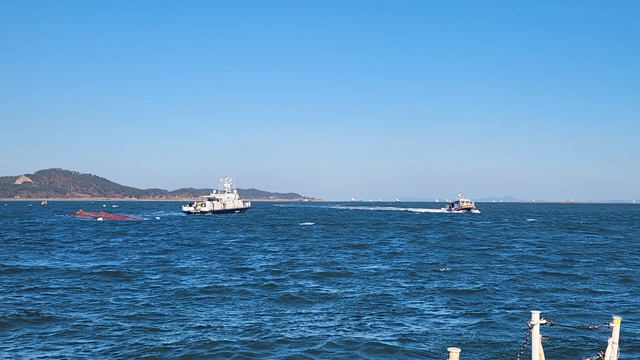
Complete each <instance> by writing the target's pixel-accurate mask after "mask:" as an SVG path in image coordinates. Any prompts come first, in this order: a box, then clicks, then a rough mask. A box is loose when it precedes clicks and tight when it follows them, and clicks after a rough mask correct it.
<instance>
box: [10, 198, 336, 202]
mask: <svg viewBox="0 0 640 360" xmlns="http://www.w3.org/2000/svg"><path fill="white" fill-rule="evenodd" d="M194 199H196V198H180V199H130V198H128V199H119V198H33V199H11V198H8V199H7V198H0V201H35V202H38V201H170V202H185V201H194ZM242 200H244V201H255V202H324V200H322V199H313V200H300V199H242Z"/></svg>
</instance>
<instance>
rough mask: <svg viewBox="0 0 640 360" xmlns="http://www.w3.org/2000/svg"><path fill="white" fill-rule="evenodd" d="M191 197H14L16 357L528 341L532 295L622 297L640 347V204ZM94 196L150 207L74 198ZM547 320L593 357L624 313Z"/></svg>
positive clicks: (340, 351)
mask: <svg viewBox="0 0 640 360" xmlns="http://www.w3.org/2000/svg"><path fill="white" fill-rule="evenodd" d="M5 204H6V205H5ZM102 204H106V205H107V206H108V207H107V208H103V207H102ZM111 205H119V207H118V208H113V207H111ZM179 206H180V204H179V203H177V202H138V203H136V202H104V203H102V202H95V203H90V202H57V201H55V202H50V203H49V205H47V206H40V205H39V204H37V203H35V202H27V201H22V202H5V203H0V304H2V306H1V307H0V354H2V357H3V358H7V359H11V358H47V359H63V358H64V359H66V358H80V359H82V358H86V359H100V358H145V357H146V358H167V359H169V358H171V359H174V358H184V359H200V358H202V359H205V358H206V359H210V358H238V359H244V358H292V359H294V358H295V359H354V358H355V359H390V358H393V359H443V358H445V357H446V353H447V352H446V349H447V347H449V346H457V347H460V348H461V349H462V354H461V358H463V359H487V360H488V359H514V358H515V356H516V355H517V353H518V350H519V349H520V346H521V344H522V341H523V340H524V336H525V334H526V330H527V327H526V322H527V320H529V318H530V312H529V311H530V310H541V311H542V316H543V317H546V318H548V319H551V320H553V321H555V322H557V323H561V324H568V325H591V324H597V325H600V324H603V323H605V322H609V321H611V317H612V315H619V316H621V317H622V327H621V336H620V347H621V354H620V359H636V358H638V357H640V342H639V341H640V327H639V326H638V321H639V320H640V315H639V314H638V304H639V303H640V291H639V285H640V284H639V281H640V280H639V279H640V271H639V268H640V267H639V265H640V257H639V255H640V250H638V238H637V236H638V232H639V230H640V225H638V224H640V207H638V206H635V205H621V204H619V205H615V204H520V203H508V204H507V203H502V204H489V203H487V204H478V207H479V209H480V211H481V212H480V213H478V214H447V213H439V212H435V211H433V210H429V209H436V208H438V207H440V206H442V204H434V203H411V204H409V203H380V204H376V203H374V204H369V203H362V204H358V203H254V207H253V208H252V209H251V210H249V212H247V213H246V214H236V215H227V216H193V217H188V216H185V215H183V214H182V213H180V207H179ZM78 208H82V209H83V210H85V211H98V210H105V211H109V212H117V213H122V214H127V215H135V216H141V217H144V218H145V219H146V220H144V221H124V222H117V221H101V222H98V221H90V220H79V219H73V218H69V217H66V216H64V215H65V214H70V213H73V212H75V211H76V210H77V209H78ZM542 334H543V335H544V336H549V337H551V338H552V340H548V341H544V343H543V345H544V348H545V352H546V355H547V358H549V359H580V358H584V357H588V356H595V355H596V353H597V352H598V351H602V350H604V349H605V348H606V344H607V339H608V338H609V336H610V335H611V331H610V330H609V329H602V330H595V331H585V330H574V329H564V328H558V327H553V328H550V327H543V328H542ZM528 351H529V348H528V349H527V352H525V355H523V358H528V357H530V353H529V352H528Z"/></svg>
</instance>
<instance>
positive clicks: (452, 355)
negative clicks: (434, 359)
mask: <svg viewBox="0 0 640 360" xmlns="http://www.w3.org/2000/svg"><path fill="white" fill-rule="evenodd" d="M447 351H448V352H449V359H448V360H459V359H460V349H459V348H457V347H450V348H447Z"/></svg>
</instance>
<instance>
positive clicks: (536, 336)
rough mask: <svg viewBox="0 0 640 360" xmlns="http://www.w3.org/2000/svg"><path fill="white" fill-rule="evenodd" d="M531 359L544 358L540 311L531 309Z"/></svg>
mask: <svg viewBox="0 0 640 360" xmlns="http://www.w3.org/2000/svg"><path fill="white" fill-rule="evenodd" d="M531 325H532V326H533V328H532V329H531V360H544V358H542V359H541V358H540V353H542V338H541V336H540V311H538V310H531Z"/></svg>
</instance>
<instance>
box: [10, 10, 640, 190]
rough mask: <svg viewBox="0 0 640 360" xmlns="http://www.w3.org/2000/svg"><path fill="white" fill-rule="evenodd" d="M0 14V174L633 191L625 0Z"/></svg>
mask: <svg viewBox="0 0 640 360" xmlns="http://www.w3.org/2000/svg"><path fill="white" fill-rule="evenodd" d="M1 7H2V11H0V44H2V46H1V47H0V139H1V141H0V154H1V157H0V175H19V174H22V173H32V172H34V171H37V170H40V169H45V168H52V167H58V168H64V169H69V170H75V171H80V172H83V173H92V174H96V175H99V176H102V177H106V178H108V179H110V180H113V181H116V182H118V183H121V184H124V185H130V186H135V187H139V188H151V187H158V188H164V189H169V190H173V189H176V188H180V187H212V186H216V185H217V177H218V171H219V170H220V171H221V172H222V173H227V172H228V173H230V174H233V173H235V174H236V175H237V179H238V187H241V188H250V187H255V188H259V189H263V190H269V191H294V192H299V193H302V194H304V195H308V196H315V197H321V198H323V199H330V200H346V199H349V198H351V197H355V198H359V199H370V198H371V199H378V198H382V199H384V200H387V199H395V198H397V197H408V196H411V197H418V198H430V197H446V196H450V195H451V194H453V192H454V190H456V189H458V190H459V189H464V190H465V194H466V195H467V196H468V197H471V198H480V197H488V196H505V195H510V196H514V197H516V198H520V199H547V200H557V199H570V198H574V199H576V200H609V199H640V165H639V164H640V141H639V140H640V115H639V114H640V41H638V39H640V22H638V21H637V19H638V18H640V3H638V2H634V1H563V2H552V1H549V2H533V1H531V2H525V1H522V2H513V1H487V2H476V1H446V2H435V1H270V2H265V1H225V2H222V1H221V2H215V1H201V2H199V1H188V2H177V1H108V2H86V1H77V2H71V1H59V2H52V1H42V2H38V1H25V2H4V3H3V4H2V6H1Z"/></svg>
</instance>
